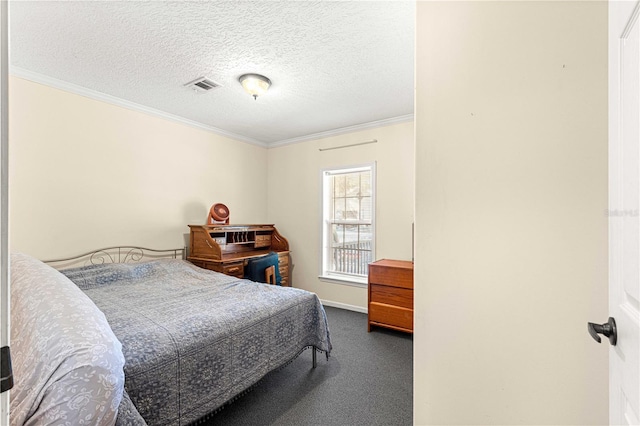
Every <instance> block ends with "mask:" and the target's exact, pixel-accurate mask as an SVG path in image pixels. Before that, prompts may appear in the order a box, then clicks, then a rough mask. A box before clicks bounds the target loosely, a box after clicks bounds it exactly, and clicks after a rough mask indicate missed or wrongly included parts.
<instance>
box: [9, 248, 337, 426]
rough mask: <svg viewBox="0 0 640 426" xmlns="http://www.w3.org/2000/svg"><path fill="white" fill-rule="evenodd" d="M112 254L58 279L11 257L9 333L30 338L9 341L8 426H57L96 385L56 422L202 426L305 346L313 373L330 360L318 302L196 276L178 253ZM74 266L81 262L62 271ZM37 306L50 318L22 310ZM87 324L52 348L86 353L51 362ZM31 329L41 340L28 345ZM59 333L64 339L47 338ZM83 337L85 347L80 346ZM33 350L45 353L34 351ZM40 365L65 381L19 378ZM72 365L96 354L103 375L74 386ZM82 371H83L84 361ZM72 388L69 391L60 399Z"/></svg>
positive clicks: (289, 291) (297, 293) (293, 292)
mask: <svg viewBox="0 0 640 426" xmlns="http://www.w3.org/2000/svg"><path fill="white" fill-rule="evenodd" d="M109 250H111V249H107V250H106V251H105V250H101V251H100V252H99V253H98V254H96V253H93V254H87V255H89V260H88V261H84V263H85V264H86V265H84V266H80V267H73V268H67V269H62V270H61V271H60V272H61V273H60V272H57V271H56V270H54V269H53V268H51V267H50V266H47V265H45V264H43V263H42V262H40V261H37V260H35V259H33V258H30V257H28V256H26V255H13V256H12V259H11V260H12V309H13V310H16V309H17V310H18V311H17V312H15V314H14V312H12V319H13V324H12V332H13V329H14V328H17V329H19V330H21V331H23V333H21V332H20V331H18V332H17V333H14V336H16V337H14V339H13V342H12V343H13V344H12V351H14V353H15V355H14V358H15V359H14V371H15V376H16V378H17V380H16V387H15V389H14V392H13V393H12V401H11V407H12V423H14V419H16V423H15V424H43V423H44V424H47V423H55V424H59V423H58V422H59V420H60V418H58V420H55V419H56V418H57V417H56V416H58V417H59V416H60V415H61V414H60V413H61V411H64V410H62V408H61V407H63V408H64V407H67V408H68V407H69V406H73V407H76V408H77V407H78V406H79V405H80V403H75V404H73V401H74V399H73V398H74V397H75V398H76V399H78V398H77V395H78V393H79V392H80V393H81V392H82V389H81V388H82V386H80V387H78V383H89V382H90V381H91V380H94V379H96V378H97V381H98V382H100V383H99V384H100V385H101V386H100V387H99V389H98V390H93V389H92V388H91V386H89V385H87V386H85V387H86V388H87V389H89V390H91V392H89V393H91V395H92V396H91V398H94V397H95V396H96V395H97V396H100V395H102V394H104V395H102V396H105V397H106V398H103V399H101V398H94V399H95V401H94V400H93V399H91V398H89V397H85V399H84V400H81V401H80V402H85V401H88V402H87V403H86V404H84V405H82V407H81V408H82V410H80V411H81V412H79V413H76V412H73V411H74V410H71V409H67V408H65V410H66V411H65V413H64V416H67V417H66V419H65V418H62V420H64V421H60V424H92V425H93V424H113V423H114V422H116V424H119V425H143V424H145V423H146V424H148V425H186V424H190V423H192V422H194V421H197V420H199V419H203V418H206V416H208V415H210V414H211V413H213V412H215V411H216V410H217V409H219V408H220V407H222V406H223V405H224V404H225V403H227V402H228V401H230V400H232V399H233V398H234V397H236V396H238V395H240V394H241V393H242V392H243V391H245V390H246V389H248V388H250V387H251V386H253V385H254V384H256V383H257V382H258V381H259V380H260V379H261V378H262V377H264V376H265V375H266V374H267V373H269V372H270V371H273V370H275V369H278V368H280V367H282V366H284V365H286V364H287V363H289V362H290V361H291V360H293V359H294V358H296V357H297V356H298V355H300V353H302V352H303V351H304V350H305V349H307V348H311V349H312V354H313V366H314V367H315V362H316V361H315V354H316V352H321V353H324V354H325V355H326V357H327V359H328V358H329V354H330V352H331V340H330V335H329V329H328V326H327V321H326V316H325V313H324V309H323V307H322V305H321V303H320V301H319V300H318V298H317V296H316V295H315V294H313V293H310V292H307V291H304V290H300V289H295V288H285V287H278V286H274V285H267V284H262V283H256V282H252V281H248V280H241V279H238V278H235V277H231V276H227V275H223V274H220V273H217V272H214V271H209V270H205V269H201V268H198V267H196V266H194V265H192V264H190V263H189V262H187V261H185V260H182V258H181V257H183V256H181V255H180V256H178V252H177V251H174V253H173V256H172V257H173V258H170V259H165V258H160V257H162V255H161V254H159V252H150V255H149V256H145V252H144V250H147V249H133V250H129V249H125V250H122V249H120V248H118V249H117V252H113V251H109ZM105 253H109V254H107V255H105ZM114 253H117V254H114ZM85 256H86V255H85ZM149 259H151V260H149ZM70 262H75V261H69V260H68V259H65V260H62V261H57V264H58V265H60V264H62V265H63V267H67V266H70ZM118 262H124V263H118ZM14 299H15V301H14ZM43 301H51V303H44V302H43ZM43 303H44V305H43ZM34 305H35V306H36V307H37V309H47V310H49V311H52V312H50V313H48V314H44V317H45V319H44V320H43V319H42V316H43V314H42V313H38V314H34V313H33V312H30V313H29V314H25V313H24V312H22V311H27V312H28V311H31V310H32V307H33V306H34ZM69 309H73V313H69ZM75 311H79V312H80V313H79V314H76V313H75ZM38 315H40V317H38ZM14 318H15V319H14ZM87 318H88V319H87ZM70 319H71V321H70ZM80 323H85V324H89V325H90V326H89V328H88V329H86V330H85V329H83V330H79V331H75V332H74V333H75V334H74V333H72V336H71V339H70V342H63V343H62V349H61V348H59V347H54V348H53V349H55V351H57V352H60V351H61V350H62V351H63V352H64V351H67V352H69V351H70V349H69V347H70V346H71V347H74V348H75V347H80V348H81V350H80V352H81V354H80V355H77V354H74V355H73V356H71V357H70V356H69V355H68V354H66V355H65V356H66V358H64V360H57V361H56V360H53V361H49V358H50V353H51V350H52V349H51V348H48V347H47V346H51V345H53V346H55V345H58V346H60V343H59V342H58V340H60V339H62V340H63V341H64V340H65V339H69V336H68V334H69V332H68V330H69V329H70V328H71V329H73V327H78V326H79V324H80ZM29 327H31V329H32V330H31V331H32V333H31V334H34V333H35V334H37V335H38V336H39V338H38V339H35V340H34V339H33V336H31V338H25V335H26V333H24V331H25V329H29ZM39 328H40V329H44V333H46V334H45V335H43V334H42V332H43V330H39ZM60 332H61V333H62V336H60V339H58V340H55V339H53V338H51V334H52V333H53V334H55V333H60ZM96 336H97V337H96ZM84 337H88V340H89V343H87V342H80V343H78V342H77V340H78V338H84ZM97 338H99V339H102V338H104V340H105V341H104V342H103V341H100V342H99V343H97V344H96V342H95V341H92V339H93V340H95V339H97ZM56 342H58V343H56ZM34 345H35V346H37V347H40V348H39V349H37V351H40V352H39V353H38V352H37V351H36V353H32V352H33V351H34V350H35V349H33V347H32V346H34ZM96 347H99V348H100V349H98V350H96ZM93 352H95V353H93ZM21 354H23V355H25V358H26V359H27V360H26V361H25V359H24V358H21V357H20V355H21ZM38 356H40V358H45V359H47V362H48V363H51V364H53V366H47V367H46V368H44V367H43V368H41V370H43V371H51V370H52V369H53V370H55V369H56V368H57V370H56V371H58V370H59V371H60V372H61V373H60V374H61V377H60V378H58V380H55V381H53V383H52V382H51V380H49V381H48V382H47V381H46V380H45V381H44V382H43V373H41V374H35V375H34V377H28V378H27V379H28V380H25V382H26V383H22V384H21V379H20V372H24V371H27V370H29V369H33V362H34V361H35V360H38V359H40V358H38ZM74 357H80V358H82V357H85V358H88V359H91V358H92V357H93V358H95V360H94V361H95V362H97V364H98V365H99V366H100V369H101V370H100V369H99V370H100V371H99V372H98V373H96V374H94V375H95V376H96V377H95V378H94V377H89V378H86V379H85V378H84V376H82V375H81V376H82V377H81V378H80V379H79V378H78V374H77V373H78V371H77V370H78V369H77V368H76V367H75V366H74V365H67V366H66V367H65V368H66V369H67V370H69V371H67V370H64V369H62V370H60V365H57V367H55V366H56V364H60V363H65V362H66V363H69V362H70V359H71V360H72V361H73V360H74ZM54 358H55V357H54ZM94 361H91V362H94ZM78 362H79V363H80V364H82V365H84V364H87V362H86V361H85V359H84V358H83V359H80V361H78ZM103 364H108V365H106V366H104V365H103ZM54 367H55V368H54ZM310 367H311V365H310ZM119 368H120V369H122V370H123V371H124V377H123V378H121V377H120V376H119V375H118V371H119V370H118V369H119ZM89 370H90V369H89ZM102 370H104V371H102ZM72 373H73V374H72ZM85 373H86V372H83V374H85ZM44 375H45V376H46V374H44ZM85 375H86V374H85ZM65 380H66V381H70V382H71V387H68V388H65V389H66V390H64V389H63V390H64V391H61V390H60V389H62V388H60V382H64V381H65ZM94 381H96V380H94ZM32 382H34V383H32ZM105 383H106V384H105ZM56 386H58V388H60V389H58V388H56ZM69 389H71V390H69ZM29 390H30V392H29ZM49 391H51V392H52V393H53V394H55V393H56V392H57V394H58V399H60V398H62V402H60V401H57V402H55V403H53V402H51V401H49V399H55V397H54V396H55V395H54V396H50V395H48V394H47V392H49ZM65 392H67V394H66V395H65ZM69 393H70V394H71V395H69ZM14 395H16V398H14ZM48 398H49V399H48ZM83 410H84V411H83ZM116 411H117V417H116V415H115V412H116ZM71 418H73V419H74V420H69V419H71ZM78 419H79V420H78ZM30 422H31V423H30ZM83 422H84V423H83Z"/></svg>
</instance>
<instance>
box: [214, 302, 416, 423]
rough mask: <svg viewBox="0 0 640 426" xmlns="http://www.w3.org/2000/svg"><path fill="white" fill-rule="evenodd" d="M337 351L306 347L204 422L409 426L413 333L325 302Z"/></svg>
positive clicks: (411, 416) (411, 410)
mask: <svg viewBox="0 0 640 426" xmlns="http://www.w3.org/2000/svg"><path fill="white" fill-rule="evenodd" d="M325 311H326V313H327V318H328V321H329V330H330V333H331V341H332V343H333V352H332V353H331V357H330V358H329V360H328V361H327V359H326V357H325V356H324V355H321V354H318V366H317V367H316V368H315V369H312V368H311V351H310V350H307V351H304V352H303V353H302V354H301V355H300V356H299V357H298V358H296V360H294V361H293V362H292V363H291V364H289V365H288V366H286V367H284V368H283V369H281V370H278V371H275V372H272V373H270V374H269V375H267V376H266V377H265V378H264V379H263V380H261V381H260V382H259V383H258V385H257V386H256V387H254V388H253V389H252V390H251V391H249V392H247V393H246V394H244V395H242V396H241V397H240V398H238V399H236V400H235V401H233V402H232V403H231V404H228V405H227V406H225V407H224V408H223V409H222V410H221V411H219V412H218V413H217V414H216V415H215V416H213V417H211V418H210V419H208V421H207V422H206V423H204V425H206V426H210V425H323V426H329V425H336V426H346V425H349V426H350V425H389V426H391V425H411V424H412V421H413V337H412V336H411V335H410V334H406V333H400V332H395V331H392V330H386V329H382V328H375V329H374V330H373V331H372V332H371V333H367V316H366V314H361V313H357V312H352V311H346V310H343V309H337V308H331V307H325Z"/></svg>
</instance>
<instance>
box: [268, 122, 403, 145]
mask: <svg viewBox="0 0 640 426" xmlns="http://www.w3.org/2000/svg"><path fill="white" fill-rule="evenodd" d="M408 121H413V114H407V115H401V116H399V117H392V118H385V119H383V120H378V121H370V122H368V123H362V124H356V125H353V126H347V127H340V128H338V129H333V130H327V131H326V132H319V133H312V134H310V135H306V136H300V137H297V138H291V139H285V140H282V141H278V142H270V143H268V144H267V147H268V148H276V147H280V146H284V145H292V144H295V143H300V142H306V141H310V140H314V139H323V138H329V137H331V136H338V135H344V134H345V133H352V132H358V131H360V130H367V129H374V128H376V127H383V126H390V125H392V124H399V123H406V122H408Z"/></svg>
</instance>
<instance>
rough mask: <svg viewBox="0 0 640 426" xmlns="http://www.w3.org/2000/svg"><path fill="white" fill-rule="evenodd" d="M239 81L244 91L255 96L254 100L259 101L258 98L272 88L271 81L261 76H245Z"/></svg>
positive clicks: (239, 78)
mask: <svg viewBox="0 0 640 426" xmlns="http://www.w3.org/2000/svg"><path fill="white" fill-rule="evenodd" d="M238 81H239V82H240V84H242V87H244V90H246V91H247V93H248V94H250V95H251V96H253V99H258V96H262V95H264V94H265V93H267V90H269V86H271V80H269V79H268V78H267V77H265V76H264V75H260V74H243V75H241V76H240V77H238Z"/></svg>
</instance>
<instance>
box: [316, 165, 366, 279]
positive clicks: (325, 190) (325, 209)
mask: <svg viewBox="0 0 640 426" xmlns="http://www.w3.org/2000/svg"><path fill="white" fill-rule="evenodd" d="M365 170H370V171H371V223H370V225H371V234H372V235H371V261H372V262H373V261H374V260H375V259H376V257H375V256H376V254H375V252H376V192H377V191H376V163H375V162H372V163H364V164H357V165H351V166H340V167H331V168H325V169H322V170H321V171H320V189H321V191H320V198H321V199H320V205H321V206H322V210H321V215H322V217H321V221H320V241H321V242H322V247H321V249H320V274H319V276H318V278H320V279H321V280H325V281H329V282H334V283H339V284H346V285H354V286H358V287H363V286H367V282H368V276H367V275H356V274H348V273H341V272H335V271H331V270H330V268H329V262H330V258H331V238H330V234H331V224H332V223H336V221H332V220H331V217H330V214H331V201H330V197H331V194H332V193H331V188H329V185H328V184H327V183H328V182H329V177H330V176H331V175H334V174H340V173H349V172H361V171H365ZM339 222H341V223H344V224H354V225H359V224H363V222H362V221H360V220H341V221H339ZM366 224H369V223H366Z"/></svg>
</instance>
